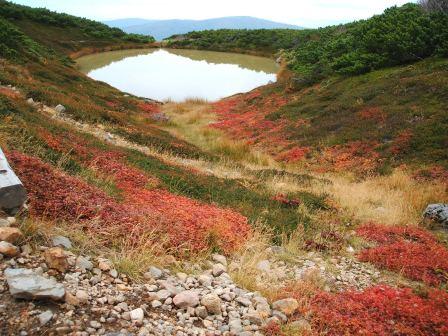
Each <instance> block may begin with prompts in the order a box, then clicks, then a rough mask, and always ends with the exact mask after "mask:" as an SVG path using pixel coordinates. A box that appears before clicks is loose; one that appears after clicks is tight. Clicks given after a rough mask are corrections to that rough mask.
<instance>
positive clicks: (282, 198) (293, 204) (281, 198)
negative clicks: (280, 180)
mask: <svg viewBox="0 0 448 336" xmlns="http://www.w3.org/2000/svg"><path fill="white" fill-rule="evenodd" d="M272 200H273V201H277V202H280V203H281V204H284V205H286V206H288V207H292V208H297V207H298V206H299V205H300V204H301V203H302V202H301V201H300V200H298V199H290V198H288V197H286V195H283V194H278V195H275V196H274V197H272Z"/></svg>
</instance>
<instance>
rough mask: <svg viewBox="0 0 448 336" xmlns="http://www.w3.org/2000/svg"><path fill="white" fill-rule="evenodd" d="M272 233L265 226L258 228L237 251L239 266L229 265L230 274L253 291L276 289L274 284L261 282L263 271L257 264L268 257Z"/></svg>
mask: <svg viewBox="0 0 448 336" xmlns="http://www.w3.org/2000/svg"><path fill="white" fill-rule="evenodd" d="M271 240H272V233H271V232H270V231H269V230H266V229H263V228H256V229H254V231H253V234H252V236H251V238H250V239H249V240H247V241H246V243H245V244H244V245H242V246H241V248H240V249H238V251H236V253H235V256H234V257H235V259H237V261H238V267H232V264H230V265H229V274H230V275H231V277H232V279H233V280H234V281H235V283H237V284H238V285H240V286H241V287H243V288H246V289H248V290H251V291H259V292H261V293H263V294H266V293H267V292H269V293H271V292H272V291H275V288H273V287H272V286H271V287H270V288H269V287H266V286H264V284H263V283H259V279H260V277H261V275H262V272H261V271H260V270H259V269H258V268H257V264H258V263H259V262H260V261H262V260H265V259H267V258H268V253H267V251H266V249H267V248H268V247H269V246H271Z"/></svg>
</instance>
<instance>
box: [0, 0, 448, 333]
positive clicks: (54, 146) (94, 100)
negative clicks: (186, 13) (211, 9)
mask: <svg viewBox="0 0 448 336" xmlns="http://www.w3.org/2000/svg"><path fill="white" fill-rule="evenodd" d="M411 6H413V5H411ZM408 8H411V10H410V13H411V14H412V15H426V14H422V13H420V12H417V11H418V10H419V9H418V8H416V7H409V6H407V7H404V9H403V10H404V12H405V13H408V12H407V11H408V10H409V9H408ZM395 11H396V9H393V10H392V11H391V12H392V14H393V15H392V19H393V20H395V14H397V13H396V12H395ZM400 13H401V12H400ZM416 13H417V14H416ZM408 14H409V13H408ZM408 14H407V15H408ZM428 15H429V14H428ZM425 18H426V17H425V16H424V17H423V19H422V20H417V22H418V23H419V25H417V28H418V27H421V26H423V27H426V24H427V22H428V21H427V20H426V19H425ZM389 19H390V17H389ZM376 20H378V19H374V20H373V21H375V22H378V21H376ZM438 20H441V21H438ZM443 20H445V17H443V16H440V19H437V20H433V21H431V22H435V23H436V26H435V27H437V29H438V30H437V33H433V32H432V31H429V32H430V33H432V34H431V36H433V38H432V39H430V40H424V39H423V40H421V39H420V40H421V41H423V42H421V43H423V45H425V48H424V49H425V50H426V52H425V54H424V57H422V55H421V54H416V55H419V57H420V58H424V59H419V60H418V61H416V60H415V59H405V60H403V59H400V58H395V56H396V55H388V54H387V53H384V52H383V51H381V50H383V49H381V48H380V47H378V48H376V49H375V50H380V51H381V54H382V55H383V56H384V59H383V61H384V62H383V63H381V64H380V63H378V67H372V68H369V69H368V71H363V73H360V74H358V73H350V74H339V73H335V72H334V71H336V69H335V68H333V67H332V66H331V64H333V62H330V61H328V62H326V63H324V65H326V66H328V67H327V68H325V69H326V70H327V71H326V72H325V73H324V74H322V75H323V76H322V77H313V78H312V79H313V80H310V81H300V80H297V78H299V77H300V74H301V72H300V71H301V70H299V67H296V68H295V67H294V65H297V64H299V63H300V62H302V61H300V60H297V59H296V58H295V57H294V55H296V52H301V50H302V49H301V48H300V45H301V43H306V44H307V46H306V48H305V49H303V50H306V51H307V52H306V54H309V52H310V50H311V49H310V48H311V47H310V46H308V43H310V41H311V40H315V44H316V48H317V49H316V50H319V55H320V54H321V48H320V47H321V46H322V45H325V46H326V47H325V48H324V47H323V46H322V49H325V50H327V49H326V48H327V47H328V45H327V42H328V40H326V39H325V40H322V41H320V39H319V34H320V32H321V30H319V31H313V30H308V31H306V32H302V31H293V30H272V31H269V30H262V31H240V32H238V33H236V31H225V30H224V31H218V32H205V33H201V32H200V33H191V34H199V35H197V36H208V37H210V36H219V38H220V39H223V40H226V41H227V43H228V44H224V45H222V48H228V49H232V50H235V48H236V49H239V48H241V50H243V51H246V52H251V51H257V52H260V51H266V52H269V53H270V54H271V55H272V53H274V52H277V51H278V50H279V49H278V48H279V47H280V45H284V46H288V47H287V49H289V50H288V51H286V53H285V54H284V55H283V57H284V59H288V60H289V62H290V63H289V69H287V70H285V72H286V73H285V74H283V76H284V77H285V78H284V79H283V78H281V79H283V80H280V81H279V83H277V84H273V85H269V86H265V87H261V88H259V89H256V90H254V91H253V92H250V93H248V94H241V95H237V96H234V97H229V98H227V99H224V100H221V101H219V102H215V103H209V102H206V101H202V100H200V99H194V100H188V101H186V102H182V103H172V102H170V103H165V104H161V103H157V102H154V101H152V100H150V99H145V98H142V97H135V96H132V95H128V94H125V93H123V92H120V91H119V90H117V89H114V88H112V87H110V86H109V85H107V84H105V83H102V82H96V81H94V80H92V79H90V78H88V77H87V76H85V75H83V74H82V73H80V72H79V71H78V70H77V69H76V67H75V65H74V57H76V56H78V55H81V54H83V53H87V52H95V51H101V50H109V49H114V48H136V47H137V48H143V47H148V45H151V44H150V42H151V41H152V39H150V38H146V37H141V36H135V35H127V34H126V33H124V32H122V31H120V30H117V29H113V28H109V27H107V26H105V25H102V24H99V23H95V22H92V21H89V20H84V19H80V18H75V17H72V16H67V15H65V14H57V13H53V12H50V11H46V10H41V9H39V10H37V9H31V8H29V7H25V6H17V5H13V4H11V3H8V2H4V1H1V2H0V28H1V29H0V147H1V148H2V150H4V152H5V154H6V157H7V159H8V160H9V163H10V164H11V167H12V169H13V170H14V171H15V172H16V173H17V175H18V176H19V177H20V179H21V181H22V182H23V184H24V186H25V187H26V189H27V191H28V197H29V199H28V201H27V206H26V207H24V208H23V209H22V210H21V211H20V212H19V214H18V215H17V216H16V217H7V215H6V214H2V213H0V330H1V331H2V333H5V334H7V335H19V334H22V335H25V334H27V335H42V334H48V335H53V334H58V335H60V334H74V335H89V334H90V335H116V334H117V333H121V334H131V335H165V334H166V335H202V334H206V333H213V334H218V335H219V334H222V335H229V336H230V335H251V336H261V335H267V336H295V335H313V336H314V335H357V334H362V335H369V336H370V335H372V336H373V335H412V336H414V335H415V336H422V335H425V336H433V335H445V334H446V332H447V330H448V322H447V319H446V316H447V314H448V306H447V302H448V294H447V285H448V277H447V274H448V263H447V260H448V248H447V246H448V234H447V222H446V220H445V222H444V221H443V220H440V218H439V217H438V216H437V214H436V215H434V214H432V215H431V216H430V214H427V215H426V216H425V218H423V217H422V213H423V211H424V210H425V208H426V207H427V205H428V204H431V203H448V192H447V181H448V174H447V168H448V166H447V155H446V150H445V149H446V147H447V136H448V135H447V134H446V132H445V130H446V126H447V111H446V102H447V101H448V91H447V88H448V86H447V85H448V83H447V78H448V74H447V72H448V61H447V59H446V57H442V54H440V53H439V52H440V51H442V49H443V48H442V47H443V46H444V44H443V43H441V41H442V40H441V39H440V36H441V34H444V32H445V30H444V27H442V28H443V29H439V28H440V27H441V26H440V22H443ZM380 21H381V20H380ZM369 22H372V21H369ZM403 22H404V21H403ZM365 24H366V23H363V25H365ZM367 25H368V24H367ZM381 25H382V22H381ZM349 26H350V25H349ZM386 26H387V27H389V25H386ZM400 26H402V27H404V28H403V29H405V28H406V27H405V26H406V25H404V24H403V25H399V24H395V27H400ZM431 27H432V26H431ZM335 29H339V28H335V27H330V28H328V31H331V32H332V34H336V33H335ZM372 29H376V27H373V28H372ZM394 29H395V30H397V31H403V29H396V28H394ZM405 30H406V29H405ZM415 30H416V31H420V30H419V29H415ZM322 31H325V30H322ZM344 31H345V30H344ZM191 34H189V36H192V35H191ZM214 34H216V35H214ZM226 34H228V36H227V37H226ZM235 34H238V35H237V36H238V39H236V40H234V42H232V41H231V38H232V37H234V36H235ZM239 34H241V35H239ZM252 34H254V35H252ZM279 34H280V35H279ZM296 34H299V35H296ZM301 34H305V35H301ZM383 34H385V33H384V32H382V33H379V36H383ZM339 35H342V37H341V38H342V39H344V38H345V37H347V36H346V35H344V34H343V32H341V33H340V34H339ZM386 35H387V34H386ZM248 36H251V38H252V37H253V38H254V39H253V40H252V41H253V45H250V44H246V46H245V45H244V44H243V42H242V41H244V39H246V38H248ZM257 36H258V39H257ZM262 36H271V37H272V40H267V41H265V42H267V43H266V44H262V43H264V42H262V38H260V37H262ZM278 36H282V38H281V39H278V38H277V37H278ZM297 36H299V38H297ZM303 36H305V37H304V38H303V39H302V37H303ZM312 36H313V37H312ZM414 36H417V35H414ZM208 37H207V38H208ZM198 41H201V38H198ZM202 41H203V40H202ZM206 41H209V42H210V44H207V45H206V46H205V48H211V47H213V48H217V47H219V43H217V42H216V40H214V38H213V39H212V40H207V39H206ZM375 41H376V40H375ZM428 41H430V43H428ZM190 42H191V41H190ZM196 42H197V41H196ZM196 42H195V44H194V46H193V47H197V48H200V47H201V44H200V43H197V44H196ZM337 42H338V43H340V41H337ZM442 42H443V41H442ZM232 43H236V44H232ZM276 43H278V45H277V44H276ZM320 43H322V44H320ZM353 43H354V42H353ZM419 43H420V42H419ZM183 46H187V45H183ZM354 47H356V48H358V49H357V50H358V51H359V53H358V54H357V55H358V56H359V55H365V54H364V52H365V51H366V50H365V49H363V47H361V46H357V45H354ZM364 47H365V46H364ZM404 47H408V45H407V42H406V43H404ZM414 47H415V46H414ZM414 47H412V48H414ZM417 47H418V46H417ZM282 48H283V47H282ZM412 48H410V49H405V50H411V51H414V49H412ZM285 49H286V47H285ZM337 50H338V51H340V50H341V49H337ZM375 50H373V51H372V50H371V52H370V55H372V54H375ZM322 54H323V55H327V56H332V55H333V56H334V55H336V52H335V54H333V53H331V52H329V51H328V50H327V51H325V52H323V51H322ZM288 55H289V57H288ZM401 55H402V54H401ZM329 59H330V58H328V59H327V60H329ZM332 59H333V58H332ZM369 59H371V58H369ZM397 60H398V63H396V62H397ZM306 61H307V62H308V61H309V62H311V58H308V59H307V60H306ZM304 62H305V61H304ZM306 64H307V66H308V65H309V64H311V63H306ZM302 65H303V64H302ZM440 214H443V213H442V212H441V211H440ZM29 283H33V284H35V283H37V284H39V286H41V287H39V286H27V284H29ZM31 287H32V288H31ZM42 288H43V289H44V290H40V289H42ZM18 312H19V313H18Z"/></svg>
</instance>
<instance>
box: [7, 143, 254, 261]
mask: <svg viewBox="0 0 448 336" xmlns="http://www.w3.org/2000/svg"><path fill="white" fill-rule="evenodd" d="M71 145H72V146H73V149H74V152H75V153H80V154H82V155H81V158H82V159H83V164H85V165H87V166H88V167H90V168H94V169H96V170H98V171H100V172H101V173H103V174H107V175H108V176H111V177H113V179H114V181H115V183H116V185H117V187H118V188H120V189H121V190H122V192H123V197H124V200H123V202H122V203H118V202H117V201H116V200H114V199H113V198H111V197H108V196H107V195H106V194H105V193H104V192H102V191H101V190H99V189H98V188H96V187H92V186H90V185H88V184H87V183H85V182H84V181H82V180H80V179H78V178H75V177H71V176H67V175H65V174H63V173H61V172H58V171H57V170H55V169H54V168H53V167H51V166H50V165H48V164H45V163H43V162H41V161H40V160H39V159H36V158H32V157H28V156H26V155H23V154H20V153H16V152H14V153H9V159H10V160H11V163H12V165H13V166H14V169H15V170H16V172H17V174H18V175H19V176H20V178H21V179H22V181H23V183H24V185H25V186H26V188H27V189H28V192H29V197H30V205H31V207H30V210H31V214H32V215H34V216H38V217H48V218H50V219H58V220H69V221H75V220H79V221H82V222H86V221H90V222H92V221H94V222H96V224H95V226H92V223H89V224H88V225H90V226H89V228H90V229H95V230H100V231H112V230H113V231H114V232H116V231H117V230H118V231H119V232H122V234H126V232H129V230H133V231H135V229H138V228H140V230H161V231H163V232H165V233H168V236H169V238H170V243H171V245H172V246H182V247H184V248H185V249H189V250H193V251H200V250H203V249H205V248H208V247H209V244H213V245H214V246H216V247H218V248H220V249H222V250H223V251H224V252H230V251H231V250H233V249H235V248H237V247H238V246H239V245H240V244H241V243H242V242H243V241H244V240H245V239H246V237H247V236H248V234H249V232H250V226H249V224H248V223H247V219H246V218H245V217H244V216H242V215H240V214H238V213H236V212H234V211H232V210H230V209H220V208H218V207H216V206H214V205H209V204H203V203H200V202H198V201H195V200H192V199H189V198H186V197H182V196H178V195H174V194H171V193H169V192H168V191H165V190H161V189H152V190H149V189H147V188H146V186H147V185H148V184H151V185H154V181H155V182H156V183H157V180H156V179H154V178H149V177H147V176H146V175H145V174H143V173H142V172H141V171H139V170H138V169H135V168H132V167H129V166H127V165H126V164H124V162H123V161H122V155H121V154H120V153H118V152H103V151H100V150H98V149H95V148H85V147H84V146H83V145H81V144H79V143H76V142H72V143H71ZM86 151H87V152H89V153H90V154H94V155H93V157H94V159H90V157H91V155H89V156H88V157H84V156H83V154H84V153H85V152H86ZM140 232H141V231H140Z"/></svg>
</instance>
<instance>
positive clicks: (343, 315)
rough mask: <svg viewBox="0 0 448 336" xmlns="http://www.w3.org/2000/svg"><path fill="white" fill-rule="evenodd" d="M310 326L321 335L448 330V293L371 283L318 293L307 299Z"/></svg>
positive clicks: (430, 333)
mask: <svg viewBox="0 0 448 336" xmlns="http://www.w3.org/2000/svg"><path fill="white" fill-rule="evenodd" d="M311 307H312V312H313V321H312V324H313V327H314V328H315V329H316V330H318V331H320V332H321V333H324V334H325V335H334V336H339V335H371V336H378V335H384V336H386V335H403V336H404V335H410V336H412V335H415V336H422V335H428V336H434V335H447V334H448V319H447V318H446V316H447V314H448V293H446V292H445V291H442V290H431V291H430V292H429V293H428V295H427V297H421V296H418V295H416V294H414V293H413V292H412V290H411V289H410V288H405V289H395V288H391V287H388V286H375V287H371V288H368V289H366V290H364V291H362V292H355V291H347V292H343V293H339V294H329V293H320V294H318V295H316V296H315V297H314V299H313V300H312V303H311Z"/></svg>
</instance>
